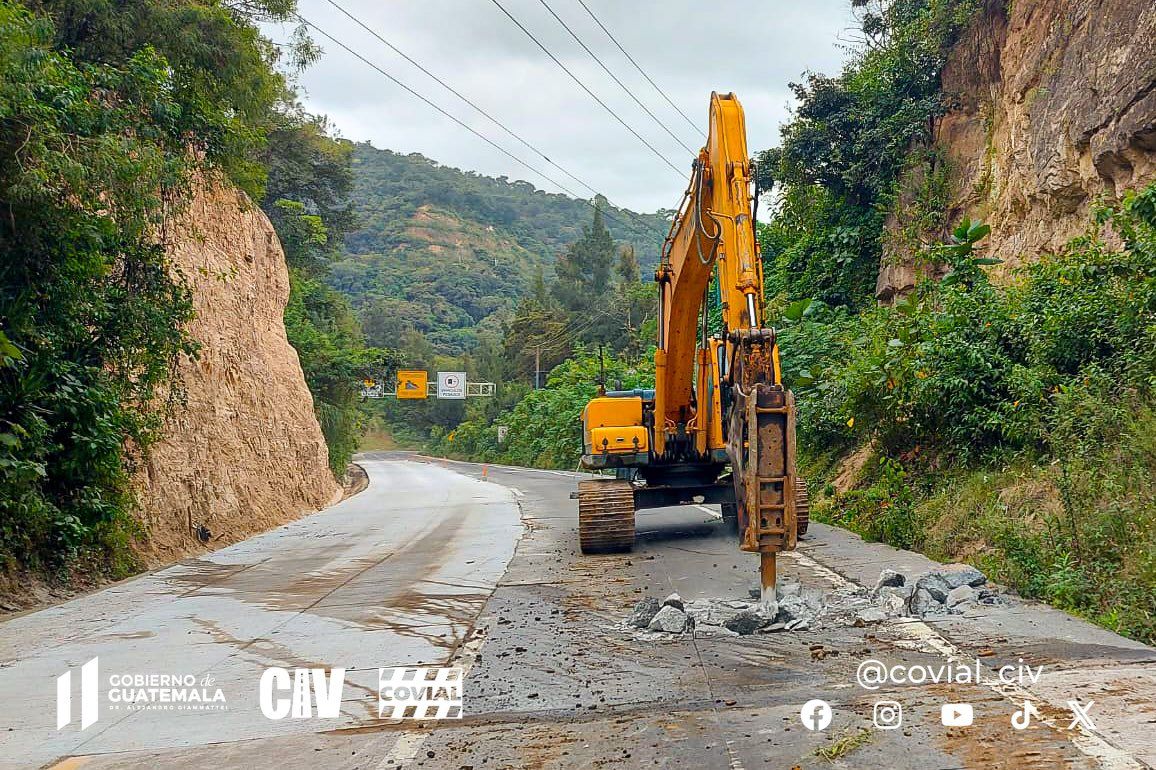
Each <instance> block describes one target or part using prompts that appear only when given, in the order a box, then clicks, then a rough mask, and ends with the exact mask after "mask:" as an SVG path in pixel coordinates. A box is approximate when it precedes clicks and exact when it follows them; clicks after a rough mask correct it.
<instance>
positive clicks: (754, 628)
mask: <svg viewBox="0 0 1156 770" xmlns="http://www.w3.org/2000/svg"><path fill="white" fill-rule="evenodd" d="M776 595H777V601H775V600H770V601H747V600H743V599H693V600H690V601H683V599H682V597H680V596H679V595H678V594H671V595H670V596H668V597H667V598H666V600H665V601H663V602H661V603H660V602H659V601H658V600H657V599H655V598H651V597H648V598H645V599H643V600H642V601H640V602H638V604H637V605H635V607H634V610H633V612H631V614H630V616H629V617H628V618H627V619H626V621H625V622H624V625H625V626H626V627H627V628H632V629H645V630H646V631H649V632H658V633H657V634H648V635H647V638H652V639H653V638H659V637H661V635H662V634H686V633H693V634H694V636H696V637H704V638H705V637H729V636H749V635H751V634H757V633H759V634H767V633H776V632H779V631H805V630H808V629H811V628H820V627H822V625H823V624H838V625H847V626H854V627H857V628H864V627H866V626H873V625H878V624H881V623H886V622H888V621H889V620H891V619H894V618H900V617H916V618H923V617H935V616H943V615H950V614H962V613H963V612H965V611H967V610H968V609H971V608H975V607H979V606H988V605H993V604H1000V603H1002V601H1003V599H1002V598H1001V596H1000V593H999V590H998V589H997V588H996V587H995V586H994V585H993V584H991V583H989V582H987V577H986V576H985V575H984V574H983V573H982V572H980V571H979V570H977V569H976V568H975V567H972V566H970V565H967V564H948V565H945V566H943V567H937V568H935V569H933V570H930V571H928V572H925V573H923V574H920V575H915V576H908V575H904V574H902V573H900V572H897V571H895V570H883V572H881V573H880V575H879V580H878V581H877V582H876V584H875V587H874V589H872V590H868V589H866V588H863V587H861V586H857V585H847V586H843V587H840V588H836V589H834V590H828V591H822V590H820V589H818V588H814V587H810V586H802V585H800V584H799V583H796V582H791V583H783V584H781V585H780V586H779V587H778V589H777V591H776Z"/></svg>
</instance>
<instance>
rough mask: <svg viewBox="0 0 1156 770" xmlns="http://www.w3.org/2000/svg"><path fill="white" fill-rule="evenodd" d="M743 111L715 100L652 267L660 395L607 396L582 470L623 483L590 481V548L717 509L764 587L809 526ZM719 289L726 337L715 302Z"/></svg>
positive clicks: (591, 422) (582, 521) (585, 520)
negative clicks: (694, 506) (666, 515)
mask: <svg viewBox="0 0 1156 770" xmlns="http://www.w3.org/2000/svg"><path fill="white" fill-rule="evenodd" d="M752 178H753V174H752V168H751V162H750V159H749V156H748V153H747V143H746V124H745V120H744V117H743V109H742V106H741V105H740V104H739V101H738V99H737V98H736V97H735V96H734V94H717V93H715V94H712V95H711V101H710V130H709V134H708V138H707V143H706V146H704V147H703V148H702V150H701V151H700V152H699V154H698V157H697V158H696V159H695V161H694V164H693V170H692V173H691V178H690V183H689V185H688V187H687V190H686V193H685V194H684V196H683V200H682V203H681V204H680V206H679V208H678V214H677V216H676V217H675V218H674V221H673V222H672V223H671V229H670V233H669V235H668V236H667V239H666V242H665V244H664V246H663V251H662V259H661V261H660V264H659V267H658V270H657V271H656V272H655V281H656V282H657V284H658V339H657V347H656V351H655V387H654V390H653V391H629V392H611V393H602V394H600V395H599V397H598V398H595V399H594V400H592V401H591V402H590V403H589V404H587V406H586V409H585V410H584V411H583V431H584V446H585V451H584V454H583V463H584V464H585V465H586V467H588V468H595V469H613V470H615V472H616V476H617V478H616V479H614V480H608V479H607V480H602V479H599V480H592V481H586V482H582V483H580V485H579V492H578V500H579V534H580V537H581V540H582V546H583V550H584V551H595V550H622V549H625V548H629V547H630V546H631V545H632V544H633V540H634V511H635V510H637V509H638V508H647V507H658V506H668V505H677V504H687V503H695V502H704V501H705V502H715V503H719V504H720V505H722V508H723V514H724V520H728V521H729V522H730V523H731V524H732V526H734V527H735V528H736V529H737V532H738V535H739V546H740V548H742V549H743V550H747V551H752V552H757V553H759V554H760V555H761V568H760V574H761V576H762V580H761V582H762V586H763V589H764V591H766V590H773V587H774V584H775V572H776V570H775V554H776V553H778V552H779V551H783V550H789V549H791V548H794V547H795V542H796V538H797V535H798V534H799V533H801V532H802V531H804V530H805V528H806V522H807V511H806V490H805V486H804V485H803V484H802V481H801V480H800V479H799V478H798V477H797V474H796V472H795V408H794V399H793V398H792V396H791V394H790V392H789V391H787V390H786V389H785V388H784V387H783V384H782V373H781V368H780V365H779V349H778V345H777V342H776V338H775V332H774V329H772V328H768V327H765V326H763V310H764V309H763V273H762V262H761V259H760V257H759V249H758V241H757V240H756V238H755V225H754V201H755V197H756V196H754V195H753V194H752V192H751V180H752ZM712 278H713V279H714V283H713V285H714V286H715V287H717V292H718V299H719V301H720V304H721V309H722V325H721V329H714V330H712V329H711V328H710V323H709V318H708V312H707V304H708V303H707V297H708V292H709V291H710V288H711V286H712Z"/></svg>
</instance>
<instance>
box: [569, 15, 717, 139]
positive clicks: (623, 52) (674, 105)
mask: <svg viewBox="0 0 1156 770" xmlns="http://www.w3.org/2000/svg"><path fill="white" fill-rule="evenodd" d="M578 4H579V5H581V6H582V8H583V9H585V11H586V13H588V14H590V18H591V19H594V23H595V24H597V25H598V26H599V27H601V28H602V31H603V32H605V33H606V37H608V38H610V41H611V42H612V43H614V45H616V46H617V47H618V50H619V51H621V52H622V55H623V56H625V57H626V58H627V59H628V60H629V61H630V63H631V64H633V65H634V69H636V70H638V72H639V73H640V74H641V75H642V77H644V78H646V82H647V83H650V85H652V86H654V90H655V91H658V93H659V94H660V95H661V96H662V98H663V99H665V100H666V103H667V104H669V105H670V106H671V107H673V108H674V110H675V112H677V113H678V114H679V115H681V116H682V119H683V120H685V121H686V122H687V124H689V125H690V127H691V128H693V129H694V130H695V131H697V132H698V133H699V134H701V135H702V136H704V137H705V136H706V132H705V131H703V130H702V128H701V127H700V126H698V125H697V124H695V122H694V121H693V120H691V119H690V118H689V117H687V114H686V113H685V112H683V111H682V110H681V109H679V106H678V105H677V104H675V103H674V101H673V100H672V99H671V98H670V97H669V96H667V95H666V92H665V91H663V90H662V89H661V88H659V87H658V83H655V82H654V80H652V79H651V77H650V75H647V74H646V70H644V69H642V66H641V65H640V64H639V63H638V62H636V61H635V60H634V57H633V56H631V55H630V54H629V53H627V51H626V49H625V48H623V47H622V44H621V43H619V42H618V39H617V38H616V37H614V35H612V34H611V33H610V30H608V29H607V28H606V25H605V24H603V23H602V22H601V21H600V20H599V18H598V17H597V16H595V15H594V11H592V10H590V6H588V5H586V2H585V0H578Z"/></svg>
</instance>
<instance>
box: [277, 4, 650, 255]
mask: <svg viewBox="0 0 1156 770" xmlns="http://www.w3.org/2000/svg"><path fill="white" fill-rule="evenodd" d="M297 18H298V19H299V20H300V21H301V23H302V24H305V25H306V26H308V27H309V28H311V29H312V30H314V31H315V32H317V33H318V34H319V35H321V36H322V37H324V38H326V39H327V40H329V41H330V42H332V43H333V44H334V45H337V46H339V47H340V48H342V49H344V50H345V51H346V53H348V54H349V55H350V56H353V57H354V58H356V59H358V60H359V61H361V62H362V63H363V64H365V65H366V66H368V67H370V68H372V69H373V70H375V71H377V73H378V74H380V75H383V76H384V77H386V78H388V79H389V80H390V81H391V82H392V83H394V84H395V85H397V86H399V87H401V88H402V89H404V90H405V91H407V92H408V93H410V94H411V95H413V96H415V97H416V98H418V99H419V100H421V101H422V102H424V103H425V104H427V105H428V106H430V107H432V108H433V109H435V110H437V111H438V112H440V113H441V114H442V115H444V116H445V117H447V118H449V119H450V120H452V121H453V122H454V123H456V124H458V125H459V126H461V127H462V128H464V129H465V130H467V131H469V132H470V133H471V134H473V135H474V136H476V137H478V138H479V139H481V140H482V141H483V142H485V143H486V144H488V145H490V146H491V147H493V148H494V149H496V150H497V151H498V152H500V153H502V154H503V155H505V156H506V157H508V158H510V159H511V160H513V161H514V162H515V163H517V164H518V165H519V166H522V167H523V168H526V169H528V170H529V171H530V172H531V173H533V174H536V175H537V176H539V177H541V178H542V179H545V180H546V181H547V182H549V183H550V184H552V185H554V186H555V187H558V188H559V189H561V190H562V191H563V192H565V193H566V194H567V195H569V196H570V197H571V198H574V199H576V200H579V201H581V202H582V203H585V204H586V205H587V206H589V207H590V208H592V209H596V210H597V209H598V205H597V204H596V203H592V202H590V201H588V200H586V199H585V198H582V197H581V196H579V195H578V194H577V193H575V192H574V191H572V190H570V189H569V188H567V187H566V186H565V185H564V184H562V183H561V182H559V181H557V180H556V179H554V178H553V177H551V176H549V175H548V174H546V173H544V172H542V171H539V170H538V169H536V168H534V167H533V166H531V165H530V164H529V163H526V162H525V161H524V160H522V159H521V158H519V157H518V156H517V155H514V154H513V153H512V152H510V151H509V150H507V149H506V148H504V147H502V146H501V145H500V144H498V143H497V142H495V141H493V140H492V139H490V138H489V137H487V136H485V135H484V134H482V133H480V132H479V131H477V130H476V129H474V128H473V127H472V126H470V125H468V124H467V123H465V122H463V121H462V120H460V119H458V118H457V117H455V116H454V115H453V114H451V113H450V112H448V111H447V110H445V109H443V108H442V107H440V106H439V105H438V104H436V103H435V102H433V101H431V100H430V99H428V98H426V97H425V96H423V95H422V94H420V93H419V92H418V91H416V90H414V89H413V88H410V87H409V86H407V85H406V84H405V83H403V82H401V81H400V80H398V79H397V78H395V77H394V76H393V75H390V74H389V73H388V72H386V71H385V70H383V69H382V68H381V67H379V66H377V65H376V64H374V63H373V62H371V61H370V60H369V59H367V58H365V57H364V56H362V55H361V54H359V53H358V52H357V51H354V50H353V49H352V48H350V47H349V46H347V45H346V44H345V43H343V42H341V41H340V40H338V39H337V38H335V37H334V36H333V35H330V34H329V33H328V32H326V31H325V30H323V29H321V28H320V27H318V26H317V25H316V24H314V23H313V22H311V21H309V20H308V19H306V18H305V17H304V16H302V15H300V14H297ZM602 216H604V217H605V218H606V219H609V220H610V221H611V222H613V223H615V224H617V225H618V226H620V227H622V228H623V229H625V230H627V231H633V232H635V233H637V232H638V229H637V226H636V227H633V228H631V227H629V226H628V225H626V224H625V223H624V222H622V221H621V220H619V219H617V218H616V217H614V216H612V215H611V214H610V213H608V212H606V211H602Z"/></svg>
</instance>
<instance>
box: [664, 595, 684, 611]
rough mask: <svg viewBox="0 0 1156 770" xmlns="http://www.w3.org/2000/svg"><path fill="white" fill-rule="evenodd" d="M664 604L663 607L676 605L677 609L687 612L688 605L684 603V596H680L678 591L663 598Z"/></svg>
mask: <svg viewBox="0 0 1156 770" xmlns="http://www.w3.org/2000/svg"><path fill="white" fill-rule="evenodd" d="M662 606H663V607H674V608H675V609H676V610H682V611H683V612H686V606H685V605H684V604H683V601H682V597H681V596H679V595H678V594H677V593H673V594H671V595H670V596H668V597H666V598H665V599H663V600H662Z"/></svg>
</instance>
